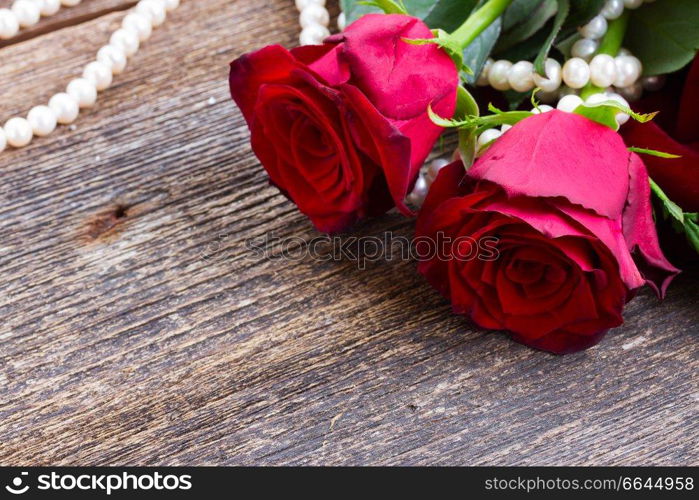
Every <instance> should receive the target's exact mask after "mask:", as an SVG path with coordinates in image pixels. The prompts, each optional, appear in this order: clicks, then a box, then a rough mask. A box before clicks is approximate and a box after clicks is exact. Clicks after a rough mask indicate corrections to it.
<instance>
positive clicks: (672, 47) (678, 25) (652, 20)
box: [624, 0, 699, 75]
mask: <svg viewBox="0 0 699 500" xmlns="http://www.w3.org/2000/svg"><path fill="white" fill-rule="evenodd" d="M624 45H625V46H626V47H627V48H628V49H629V50H630V51H631V52H632V53H633V54H634V55H635V56H636V57H638V58H639V59H640V60H641V62H642V63H643V73H644V74H645V75H661V74H664V73H672V72H673V71H677V70H678V69H681V68H682V67H684V66H685V65H686V64H687V63H689V62H690V61H691V60H692V59H694V56H695V54H696V52H697V49H699V1H697V0H658V1H657V2H654V3H649V4H644V5H643V7H641V8H640V9H637V10H634V11H632V13H631V18H630V20H629V27H628V31H627V33H626V38H625V39H624Z"/></svg>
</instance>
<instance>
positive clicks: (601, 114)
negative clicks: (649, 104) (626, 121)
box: [573, 99, 658, 130]
mask: <svg viewBox="0 0 699 500" xmlns="http://www.w3.org/2000/svg"><path fill="white" fill-rule="evenodd" d="M620 111H621V112H623V113H626V114H627V115H629V116H630V117H631V118H633V119H634V120H636V121H638V122H640V123H646V122H649V121H651V120H652V119H653V118H655V115H657V114H658V113H657V112H656V113H643V114H642V113H636V112H635V111H632V110H631V108H628V107H626V106H624V105H622V104H620V103H619V102H617V101H614V100H611V99H610V100H608V101H604V102H600V103H597V104H581V105H580V106H578V107H577V108H575V110H574V111H573V112H574V113H576V114H578V115H582V116H584V117H586V118H588V119H590V120H592V121H595V122H597V123H601V124H602V125H606V126H607V127H609V128H611V129H613V130H619V123H617V121H616V115H617V114H618V113H619V112H620Z"/></svg>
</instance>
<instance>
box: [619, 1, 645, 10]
mask: <svg viewBox="0 0 699 500" xmlns="http://www.w3.org/2000/svg"><path fill="white" fill-rule="evenodd" d="M641 5H643V0H624V7H626V8H627V9H638V8H639V7H640V6H641Z"/></svg>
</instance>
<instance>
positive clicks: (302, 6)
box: [295, 0, 325, 12]
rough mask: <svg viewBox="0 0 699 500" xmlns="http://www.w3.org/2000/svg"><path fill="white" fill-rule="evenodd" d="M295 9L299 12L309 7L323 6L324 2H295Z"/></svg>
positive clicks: (303, 0)
mask: <svg viewBox="0 0 699 500" xmlns="http://www.w3.org/2000/svg"><path fill="white" fill-rule="evenodd" d="M295 3H296V8H297V9H298V10H299V12H300V11H302V10H303V9H305V8H306V7H308V6H309V5H320V6H321V7H324V6H325V0H296V2H295Z"/></svg>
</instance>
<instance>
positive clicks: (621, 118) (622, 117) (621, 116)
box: [608, 93, 629, 125]
mask: <svg viewBox="0 0 699 500" xmlns="http://www.w3.org/2000/svg"><path fill="white" fill-rule="evenodd" d="M608 97H609V99H610V100H612V101H616V102H618V103H619V104H621V105H622V106H624V107H626V108H628V107H629V103H628V102H627V101H626V99H624V98H623V97H621V96H620V95H619V94H614V93H612V94H608ZM627 121H629V115H627V114H626V113H622V112H619V113H617V114H616V122H617V123H618V124H619V125H623V124H624V123H626V122H627Z"/></svg>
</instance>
